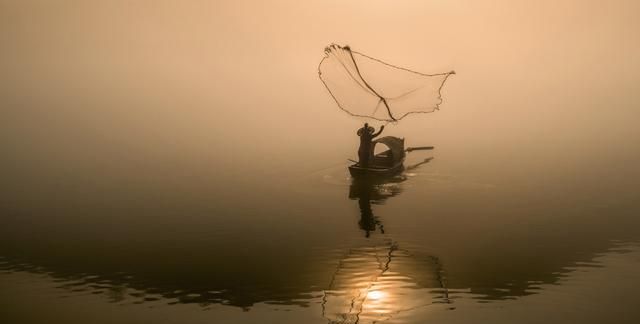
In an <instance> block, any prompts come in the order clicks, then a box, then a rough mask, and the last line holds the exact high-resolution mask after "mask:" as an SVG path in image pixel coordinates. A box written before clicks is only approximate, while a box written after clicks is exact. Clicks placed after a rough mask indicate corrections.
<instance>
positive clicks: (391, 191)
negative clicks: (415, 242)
mask: <svg viewBox="0 0 640 324" xmlns="http://www.w3.org/2000/svg"><path fill="white" fill-rule="evenodd" d="M432 159H433V158H428V159H425V160H423V161H422V162H420V163H416V164H413V165H410V166H407V167H405V170H406V171H410V170H413V169H415V168H417V167H419V166H421V165H423V164H425V163H428V162H429V161H431V160H432ZM406 180H407V176H406V175H405V174H404V173H401V174H399V175H397V176H393V177H376V176H371V177H366V176H362V177H357V178H353V179H352V182H351V186H350V187H349V198H350V199H354V200H356V199H357V200H358V206H359V207H360V221H359V222H358V224H359V225H360V228H361V229H362V230H363V231H365V236H366V237H369V236H370V235H371V232H375V231H376V230H379V231H380V233H381V234H384V225H383V224H382V222H381V221H380V219H379V218H378V217H377V216H375V215H374V213H373V209H372V208H371V205H372V204H383V203H384V202H385V201H386V200H387V199H389V198H391V197H394V196H396V195H399V194H400V193H402V187H401V183H403V182H404V181H406Z"/></svg>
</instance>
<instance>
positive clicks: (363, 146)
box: [357, 123, 384, 168]
mask: <svg viewBox="0 0 640 324" xmlns="http://www.w3.org/2000/svg"><path fill="white" fill-rule="evenodd" d="M383 129H384V125H382V126H380V130H379V131H378V132H377V133H375V131H376V130H375V128H373V127H371V126H369V124H367V123H365V124H364V127H362V128H360V129H358V132H357V134H358V136H360V148H358V164H359V165H360V167H363V168H367V167H369V161H370V160H371V158H372V157H373V145H372V143H371V141H372V140H373V139H374V138H376V137H377V136H378V135H380V133H382V130H383ZM374 133H375V134H374Z"/></svg>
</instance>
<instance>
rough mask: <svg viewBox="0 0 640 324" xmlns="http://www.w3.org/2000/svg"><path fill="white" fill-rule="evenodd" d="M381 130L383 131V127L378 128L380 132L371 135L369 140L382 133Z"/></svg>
mask: <svg viewBox="0 0 640 324" xmlns="http://www.w3.org/2000/svg"><path fill="white" fill-rule="evenodd" d="M382 130H384V125H382V126H380V130H379V131H378V132H377V133H375V134H373V136H371V138H374V137H376V136H378V135H380V133H382Z"/></svg>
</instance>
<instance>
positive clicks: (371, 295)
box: [367, 290, 387, 301]
mask: <svg viewBox="0 0 640 324" xmlns="http://www.w3.org/2000/svg"><path fill="white" fill-rule="evenodd" d="M386 295H387V294H386V293H384V292H382V291H380V290H372V291H370V292H368V293H367V299H369V300H374V301H379V300H380V299H382V298H384V297H385V296H386Z"/></svg>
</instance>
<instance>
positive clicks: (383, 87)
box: [318, 44, 455, 122]
mask: <svg viewBox="0 0 640 324" xmlns="http://www.w3.org/2000/svg"><path fill="white" fill-rule="evenodd" d="M318 74H319V76H320V80H322V83H324V85H325V87H326V88H327V90H328V91H329V93H330V94H331V96H332V97H333V99H334V100H335V101H336V103H337V104H338V106H339V107H340V108H341V109H342V110H344V111H346V112H347V113H348V114H350V115H352V116H357V117H366V118H372V119H375V120H379V121H388V122H396V121H399V120H401V119H402V118H404V117H406V116H408V115H410V114H415V113H430V112H433V111H435V110H437V109H438V106H439V105H440V104H441V103H442V96H441V94H440V91H441V89H442V87H443V86H444V83H445V81H446V80H447V78H448V77H449V76H450V75H451V74H455V72H454V71H451V72H447V73H439V74H425V73H420V72H416V71H412V70H409V69H405V68H402V67H399V66H395V65H392V64H389V63H386V62H383V61H381V60H378V59H376V58H373V57H370V56H367V55H365V54H362V53H359V52H356V51H353V50H351V48H349V47H348V46H339V45H336V44H332V45H329V46H327V47H326V48H325V57H324V58H323V59H322V61H321V62H320V65H319V66H318Z"/></svg>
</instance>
